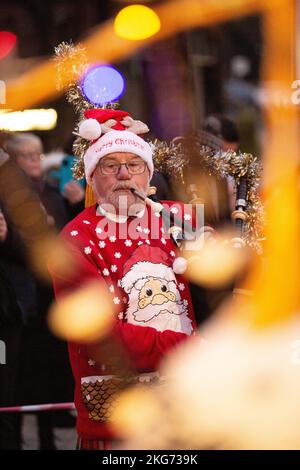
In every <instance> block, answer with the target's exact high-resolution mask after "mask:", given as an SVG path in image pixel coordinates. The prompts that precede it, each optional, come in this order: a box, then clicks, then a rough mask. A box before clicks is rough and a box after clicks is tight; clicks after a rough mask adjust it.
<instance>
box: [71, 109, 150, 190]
mask: <svg viewBox="0 0 300 470" xmlns="http://www.w3.org/2000/svg"><path fill="white" fill-rule="evenodd" d="M84 117H85V118H86V119H84V120H83V121H81V123H80V124H79V127H78V134H79V135H80V137H82V138H84V139H86V140H90V141H91V142H92V144H91V146H90V147H89V148H88V150H87V151H86V153H85V155H84V167H85V176H86V180H87V182H88V183H89V184H90V183H91V177H92V174H93V172H94V170H95V168H96V166H97V164H98V162H99V160H100V159H101V158H103V157H104V156H105V155H108V154H110V153H114V152H130V153H134V154H136V155H138V156H139V157H141V158H142V159H143V160H144V161H145V162H146V163H147V166H148V168H149V172H150V178H151V177H152V175H153V171H154V167H153V160H152V149H151V147H150V145H149V144H148V143H147V142H146V141H145V140H144V139H142V138H141V137H139V135H138V134H144V133H146V132H148V131H149V129H148V127H147V126H146V124H144V123H143V122H141V121H135V120H134V119H132V117H131V116H130V115H129V114H128V113H127V112H126V111H121V110H115V109H88V110H87V111H85V113H84Z"/></svg>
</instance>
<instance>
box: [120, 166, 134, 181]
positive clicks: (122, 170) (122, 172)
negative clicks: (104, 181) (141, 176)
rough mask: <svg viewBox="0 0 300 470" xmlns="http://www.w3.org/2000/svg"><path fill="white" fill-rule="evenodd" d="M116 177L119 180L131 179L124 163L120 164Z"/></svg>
mask: <svg viewBox="0 0 300 470" xmlns="http://www.w3.org/2000/svg"><path fill="white" fill-rule="evenodd" d="M117 177H118V179H119V180H130V179H131V174H130V173H129V171H128V169H127V167H126V165H121V166H120V170H119V172H118V174H117Z"/></svg>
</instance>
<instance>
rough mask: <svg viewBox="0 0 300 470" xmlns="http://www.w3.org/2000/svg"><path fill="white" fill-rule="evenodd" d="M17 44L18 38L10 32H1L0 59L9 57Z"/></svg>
mask: <svg viewBox="0 0 300 470" xmlns="http://www.w3.org/2000/svg"><path fill="white" fill-rule="evenodd" d="M16 42H17V36H16V35H15V34H14V33H11V32H10V31H0V59H4V57H6V56H8V54H10V52H11V51H12V50H13V48H14V47H15V45H16Z"/></svg>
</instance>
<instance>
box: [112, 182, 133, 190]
mask: <svg viewBox="0 0 300 470" xmlns="http://www.w3.org/2000/svg"><path fill="white" fill-rule="evenodd" d="M118 189H136V187H135V186H134V185H133V184H128V183H127V184H126V183H119V184H118V185H116V186H115V187H114V189H113V190H114V191H117V190H118Z"/></svg>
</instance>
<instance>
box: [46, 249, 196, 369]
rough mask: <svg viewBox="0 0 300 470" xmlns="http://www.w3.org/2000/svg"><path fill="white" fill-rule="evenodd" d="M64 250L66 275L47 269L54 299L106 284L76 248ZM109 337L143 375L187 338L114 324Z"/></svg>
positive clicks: (148, 328)
mask: <svg viewBox="0 0 300 470" xmlns="http://www.w3.org/2000/svg"><path fill="white" fill-rule="evenodd" d="M66 247H67V249H68V252H69V253H71V255H72V260H73V261H74V266H73V267H72V269H71V270H70V271H69V273H68V274H62V273H61V272H58V270H57V269H56V268H55V266H53V265H50V266H49V271H50V273H51V276H52V280H53V285H54V291H55V296H56V298H59V297H60V296H61V295H63V294H65V293H71V292H72V291H74V290H75V289H76V288H78V287H80V286H82V285H83V284H84V283H86V282H88V281H89V280H95V279H97V280H99V281H100V282H103V283H104V282H105V281H104V279H103V277H102V276H101V274H99V271H98V267H97V265H96V264H95V263H93V262H92V261H90V260H89V259H88V258H87V257H86V256H85V255H84V254H83V253H82V250H80V249H79V247H78V246H76V245H75V244H73V243H70V242H69V241H67V242H66ZM112 337H113V338H115V340H117V341H118V342H119V343H121V346H122V347H123V349H124V350H125V351H126V352H127V354H128V356H129V359H130V362H131V364H132V366H133V367H134V368H135V369H137V370H138V371H145V372H146V371H153V370H155V369H156V368H157V366H158V364H159V362H160V361H161V360H162V359H163V357H164V356H165V355H166V353H167V352H168V351H169V350H170V349H172V348H173V347H174V346H176V345H177V344H178V343H180V342H182V341H183V340H185V339H187V338H188V337H189V336H187V335H185V334H183V333H177V332H174V331H170V330H167V331H163V332H160V331H157V330H156V329H154V328H151V327H144V326H138V325H131V324H129V323H125V322H123V321H121V320H116V323H115V324H114V327H113V329H112Z"/></svg>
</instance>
